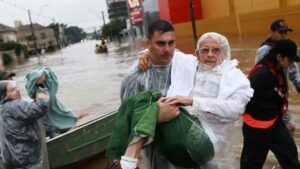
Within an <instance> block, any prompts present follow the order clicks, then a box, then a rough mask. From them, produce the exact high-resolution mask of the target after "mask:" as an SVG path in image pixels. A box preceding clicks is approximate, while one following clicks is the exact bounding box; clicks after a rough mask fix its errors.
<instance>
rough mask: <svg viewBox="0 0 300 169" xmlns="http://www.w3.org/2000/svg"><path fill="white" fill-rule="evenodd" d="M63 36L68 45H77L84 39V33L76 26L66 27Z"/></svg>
mask: <svg viewBox="0 0 300 169" xmlns="http://www.w3.org/2000/svg"><path fill="white" fill-rule="evenodd" d="M65 35H66V37H67V39H68V41H69V43H71V44H72V43H77V42H80V41H81V40H82V39H84V38H85V37H86V33H85V32H84V31H83V30H82V29H81V28H79V27H77V26H70V27H67V28H66V30H65Z"/></svg>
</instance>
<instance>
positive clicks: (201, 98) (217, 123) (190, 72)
mask: <svg viewBox="0 0 300 169" xmlns="http://www.w3.org/2000/svg"><path fill="white" fill-rule="evenodd" d="M150 53H151V51H150ZM149 55H151V54H149ZM196 55H197V57H198V59H199V61H200V64H199V67H198V71H197V73H196V68H197V65H198V64H197V63H198V62H197V61H194V63H196V64H182V63H186V62H182V61H183V60H181V61H180V60H178V58H181V57H173V60H172V71H171V72H172V73H171V81H172V82H171V86H170V87H169V89H168V96H176V95H182V96H177V97H168V98H162V100H161V101H162V102H163V103H164V104H170V105H177V104H180V105H191V104H192V103H193V106H192V109H191V110H190V112H191V113H192V114H193V115H194V117H197V119H198V120H199V121H200V122H201V126H202V127H203V129H204V130H205V133H207V135H208V136H209V138H210V140H211V142H212V143H213V148H214V150H213V151H214V154H215V156H214V157H213V159H212V160H210V161H209V162H208V163H206V164H204V165H202V166H201V168H224V165H225V166H226V164H220V163H218V160H219V159H220V158H221V159H222V158H224V155H225V154H224V153H223V154H222V155H223V156H222V157H220V151H222V148H221V147H222V146H223V145H224V142H225V140H224V139H225V136H226V129H227V125H228V123H230V122H232V121H235V120H237V119H239V117H240V116H241V115H242V113H243V112H244V108H245V105H246V104H247V102H248V101H249V100H250V98H251V97H252V93H253V90H252V89H251V88H250V84H249V81H248V79H247V78H246V77H245V76H244V74H243V73H242V72H241V71H240V70H239V69H237V68H236V66H237V61H236V60H233V61H231V60H230V48H229V44H228V41H227V39H226V38H225V37H224V36H222V35H220V34H217V33H207V34H204V35H203V36H202V37H201V38H200V39H199V41H198V45H197V50H196ZM174 56H175V55H174ZM182 57H186V56H182ZM176 58H177V59H176ZM181 59H182V58H181ZM185 59H186V58H185ZM176 60H177V61H176ZM184 65H185V66H184ZM193 65H194V69H193V68H192V67H193ZM152 66H153V65H152ZM152 66H151V67H152ZM150 69H151V68H150ZM195 73H196V81H195V86H194V78H195V76H194V75H195ZM188 79H192V80H190V81H188ZM131 80H132V79H131ZM193 86H194V88H193ZM192 88H193V90H191V89H192ZM200 89H202V90H200ZM203 89H204V90H203ZM192 95H193V97H191V96H192ZM138 97H139V96H138ZM158 105H159V103H158ZM203 105H205V106H203ZM121 107H122V106H121ZM180 117H181V116H179V118H180ZM177 119H178V118H177ZM174 121H176V119H175V120H174ZM158 123H160V121H159V120H158ZM170 123H172V121H171V122H170ZM162 124H163V123H161V124H160V125H159V127H158V130H159V129H160V128H161V126H162ZM135 129H136V128H135ZM200 130H201V128H199V132H198V133H201V132H200ZM136 132H137V131H136ZM174 133H176V131H174ZM203 135H205V134H203ZM203 135H201V136H203ZM199 136H200V135H198V137H199ZM140 138H142V139H140V140H144V141H142V142H140V143H142V144H139V142H136V143H133V144H136V145H139V146H135V147H134V146H133V145H132V142H130V144H131V145H129V147H128V148H127V149H126V152H125V155H124V156H122V158H121V159H122V160H123V161H124V163H125V165H124V166H128V165H130V164H128V161H130V162H131V164H133V163H134V161H135V162H136V161H137V159H135V160H133V159H132V156H130V155H132V154H134V155H136V154H138V152H139V151H140V149H141V145H143V144H145V143H146V142H148V141H149V139H148V140H147V139H145V138H143V137H141V136H140ZM194 138H195V139H196V138H197V136H196V137H194ZM135 139H136V137H133V139H132V140H135ZM158 139H159V138H158ZM145 140H146V141H145ZM150 140H151V139H150ZM196 140H197V139H196ZM206 146H209V144H206ZM132 147H133V148H132ZM194 148H195V147H194ZM175 149H176V148H175ZM130 151H131V153H132V152H133V153H132V154H130V153H128V152H130ZM167 156H168V155H167ZM180 158H181V157H180ZM199 159H200V160H201V158H199ZM122 160H121V165H122ZM206 160H207V159H206ZM197 162H199V163H200V161H196V163H197ZM175 163H176V162H175ZM126 164H128V165H126ZM133 166H135V165H133ZM160 167H162V166H160ZM232 167H233V166H230V167H229V168H232ZM123 168H126V167H123ZM162 168H165V167H162ZM167 168H177V167H176V166H174V165H173V166H172V164H168V165H167Z"/></svg>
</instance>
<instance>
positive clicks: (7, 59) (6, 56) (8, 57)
mask: <svg viewBox="0 0 300 169" xmlns="http://www.w3.org/2000/svg"><path fill="white" fill-rule="evenodd" d="M2 61H3V64H4V65H9V64H11V63H12V62H13V61H14V60H13V57H12V56H11V55H10V54H7V53H4V54H3V57H2Z"/></svg>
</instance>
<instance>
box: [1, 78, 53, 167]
mask: <svg viewBox="0 0 300 169" xmlns="http://www.w3.org/2000/svg"><path fill="white" fill-rule="evenodd" d="M48 105H49V99H48V94H47V91H38V92H37V96H36V100H35V101H34V102H27V101H25V100H22V99H21V95H20V92H19V90H18V89H17V87H16V82H15V81H0V107H1V108H0V145H1V146H0V148H1V149H0V154H1V155H0V156H1V159H2V161H3V164H4V166H2V167H4V168H5V169H47V168H48V166H47V157H44V156H45V155H47V154H46V153H44V152H46V151H43V149H45V148H46V147H45V146H43V143H45V141H44V140H43V139H44V138H43V133H42V130H41V128H40V127H39V125H38V120H39V119H40V118H42V117H43V116H44V115H45V113H46V110H47V108H48ZM42 152H43V153H42Z"/></svg>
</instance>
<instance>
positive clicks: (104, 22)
mask: <svg viewBox="0 0 300 169" xmlns="http://www.w3.org/2000/svg"><path fill="white" fill-rule="evenodd" d="M101 13H102V19H103V25H105V18H104V12H103V11H102V12H101Z"/></svg>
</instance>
